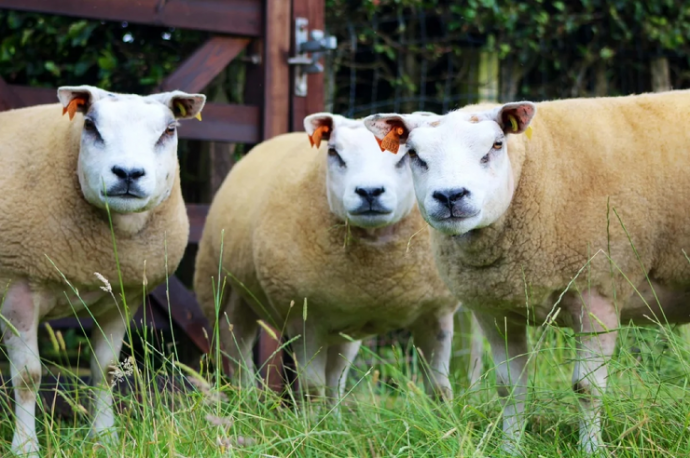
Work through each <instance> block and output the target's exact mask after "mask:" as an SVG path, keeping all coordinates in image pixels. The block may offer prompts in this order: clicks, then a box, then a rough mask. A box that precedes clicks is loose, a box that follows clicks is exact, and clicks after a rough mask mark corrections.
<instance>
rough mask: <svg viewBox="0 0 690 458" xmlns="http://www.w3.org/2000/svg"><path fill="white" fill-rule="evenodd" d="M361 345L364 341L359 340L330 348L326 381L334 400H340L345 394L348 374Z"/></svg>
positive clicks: (330, 396)
mask: <svg viewBox="0 0 690 458" xmlns="http://www.w3.org/2000/svg"><path fill="white" fill-rule="evenodd" d="M361 345H362V341H360V340H357V341H354V342H345V343H341V344H337V345H331V346H330V347H329V348H328V362H327V364H326V381H327V383H328V396H329V398H330V399H331V400H332V401H333V402H338V401H339V400H340V399H341V398H342V397H343V395H344V394H345V385H346V382H347V374H348V372H349V371H350V367H351V366H352V363H353V361H354V360H355V357H356V356H357V352H358V351H359V347H360V346H361Z"/></svg>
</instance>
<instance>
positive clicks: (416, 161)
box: [407, 149, 429, 169]
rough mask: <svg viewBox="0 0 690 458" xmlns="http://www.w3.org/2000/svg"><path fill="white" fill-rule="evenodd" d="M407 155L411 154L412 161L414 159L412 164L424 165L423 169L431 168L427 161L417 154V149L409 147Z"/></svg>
mask: <svg viewBox="0 0 690 458" xmlns="http://www.w3.org/2000/svg"><path fill="white" fill-rule="evenodd" d="M407 155H408V156H410V161H412V164H415V165H417V166H419V167H422V168H423V169H429V166H428V165H427V163H426V162H424V161H423V160H422V159H420V157H419V155H417V151H415V150H413V149H409V150H407Z"/></svg>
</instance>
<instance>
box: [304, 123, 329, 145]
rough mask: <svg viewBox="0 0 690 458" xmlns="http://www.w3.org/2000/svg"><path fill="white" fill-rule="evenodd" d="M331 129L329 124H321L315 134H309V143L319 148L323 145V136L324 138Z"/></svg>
mask: <svg viewBox="0 0 690 458" xmlns="http://www.w3.org/2000/svg"><path fill="white" fill-rule="evenodd" d="M330 130H331V129H329V128H328V126H319V127H317V128H316V130H315V131H314V133H313V134H311V135H309V144H310V145H311V146H314V145H316V147H317V148H318V147H319V146H321V138H323V134H325V133H328V131H330Z"/></svg>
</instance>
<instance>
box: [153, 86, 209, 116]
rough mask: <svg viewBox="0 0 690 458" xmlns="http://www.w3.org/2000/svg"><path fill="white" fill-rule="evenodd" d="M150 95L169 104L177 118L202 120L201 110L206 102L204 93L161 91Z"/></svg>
mask: <svg viewBox="0 0 690 458" xmlns="http://www.w3.org/2000/svg"><path fill="white" fill-rule="evenodd" d="M148 97H151V98H153V99H155V100H158V101H159V102H161V103H162V104H163V105H167V106H168V108H170V111H172V112H173V115H175V119H191V118H196V119H198V120H199V121H201V110H202V109H203V108H204V105H205V104H206V96H205V95H204V94H187V93H186V92H182V91H172V92H161V93H160V94H153V95H149V96H148Z"/></svg>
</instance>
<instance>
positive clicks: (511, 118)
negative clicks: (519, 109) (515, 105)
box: [508, 114, 518, 132]
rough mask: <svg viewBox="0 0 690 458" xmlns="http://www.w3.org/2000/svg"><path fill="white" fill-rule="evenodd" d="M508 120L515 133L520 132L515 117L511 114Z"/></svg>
mask: <svg viewBox="0 0 690 458" xmlns="http://www.w3.org/2000/svg"><path fill="white" fill-rule="evenodd" d="M508 119H510V125H511V126H512V127H513V132H517V131H518V124H517V121H516V120H515V116H513V115H510V114H509V115H508Z"/></svg>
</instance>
